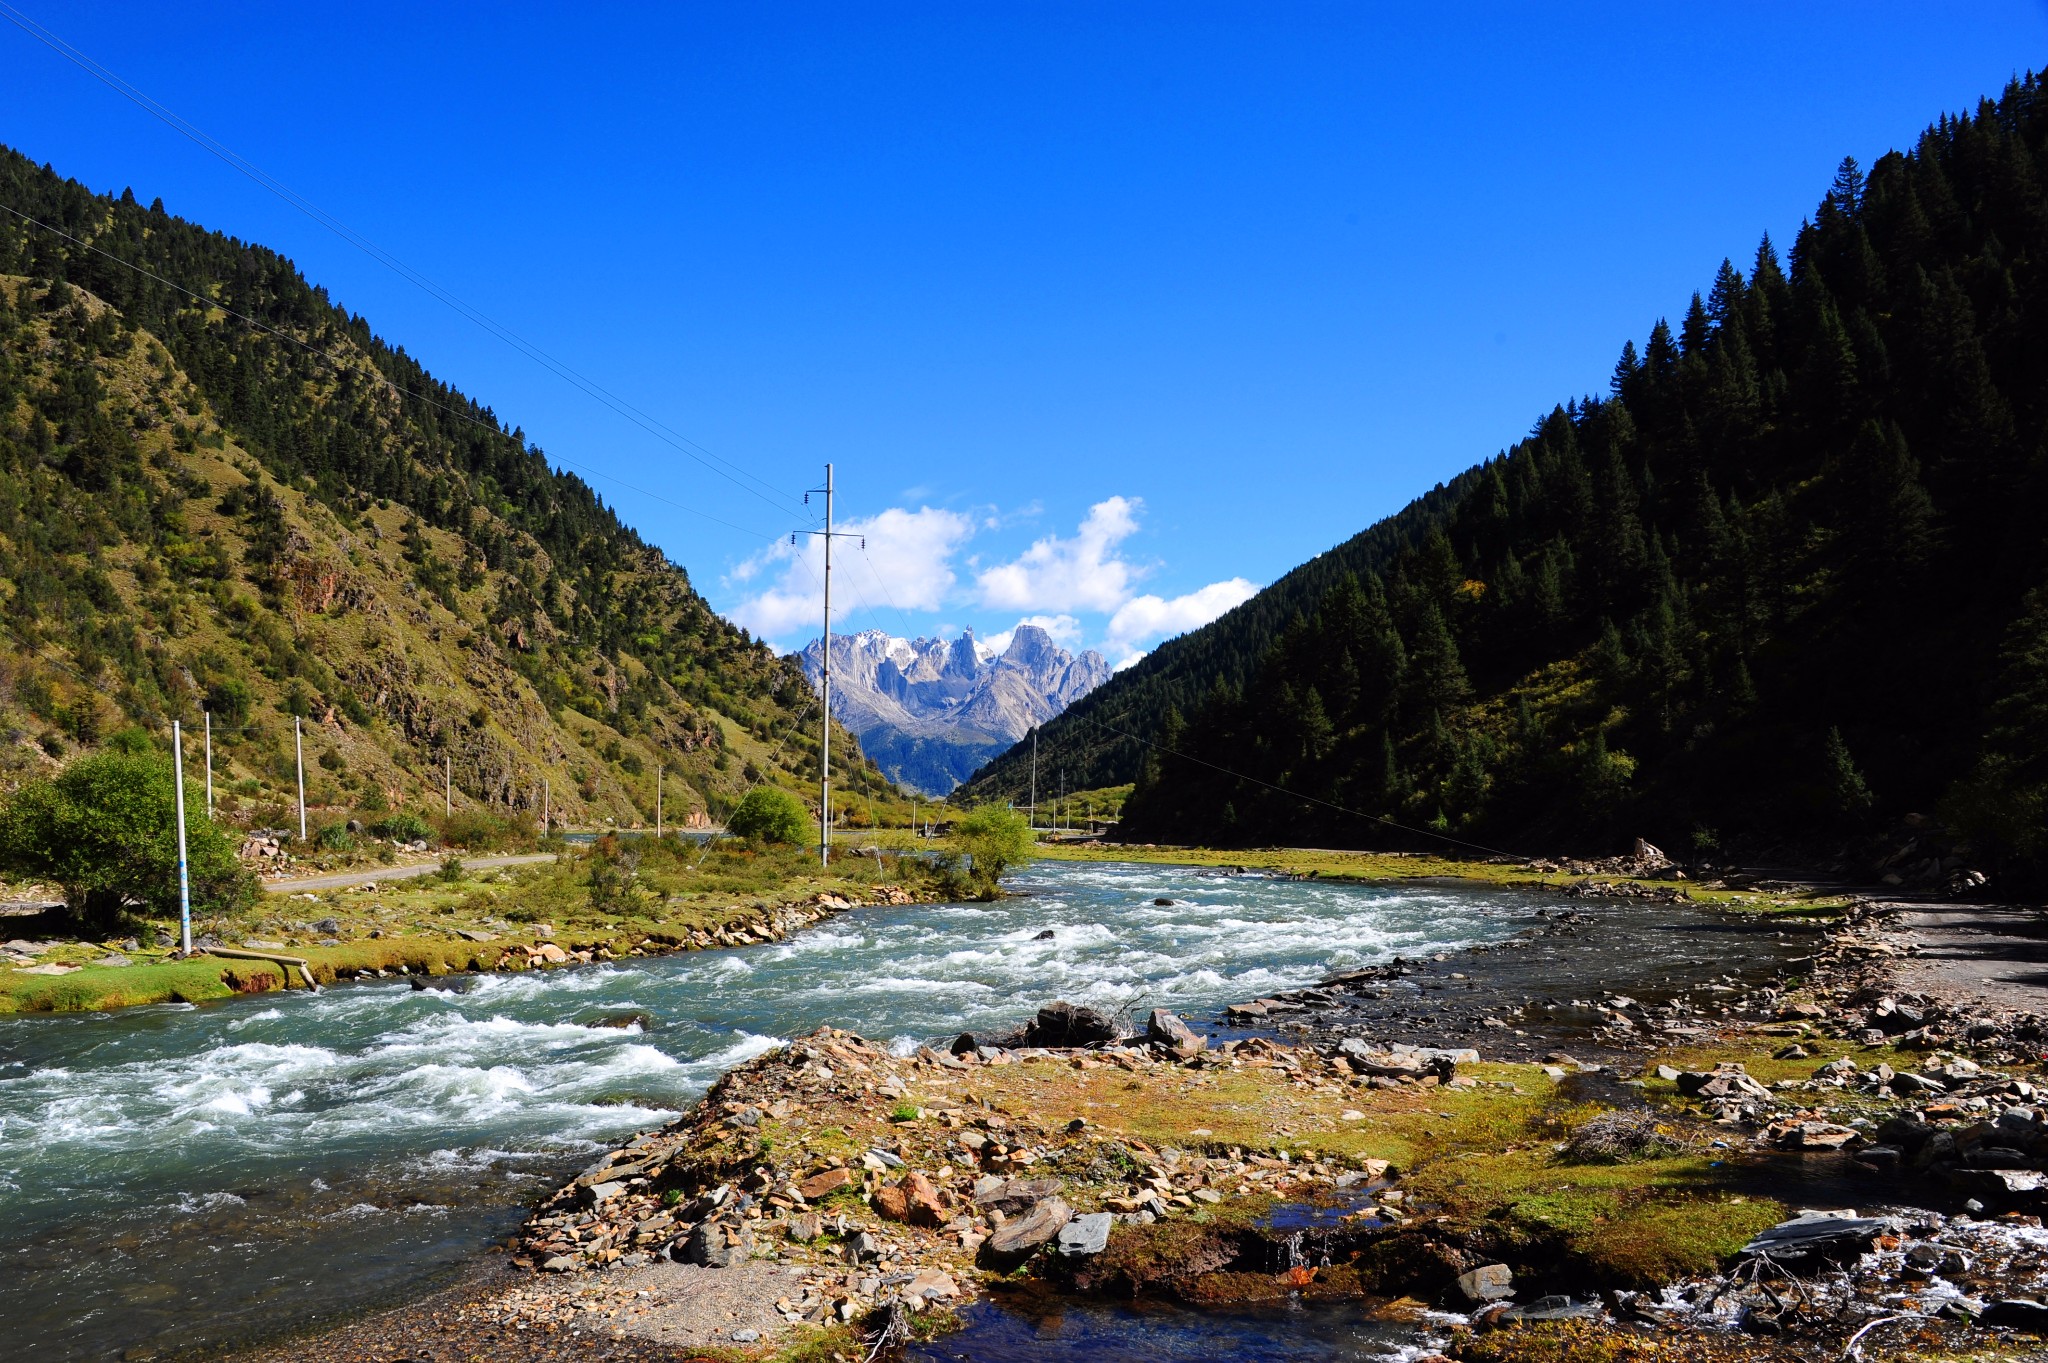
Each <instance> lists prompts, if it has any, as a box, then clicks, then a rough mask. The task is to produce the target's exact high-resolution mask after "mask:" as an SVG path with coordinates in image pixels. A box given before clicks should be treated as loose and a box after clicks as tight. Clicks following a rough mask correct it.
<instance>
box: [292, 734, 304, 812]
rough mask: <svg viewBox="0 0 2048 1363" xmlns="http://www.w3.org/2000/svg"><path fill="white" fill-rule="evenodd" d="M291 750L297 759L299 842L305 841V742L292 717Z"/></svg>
mask: <svg viewBox="0 0 2048 1363" xmlns="http://www.w3.org/2000/svg"><path fill="white" fill-rule="evenodd" d="M292 750H293V751H294V752H295V753H297V754H298V759H299V841H300V842H304V841H305V840H306V740H305V736H304V735H303V734H302V733H301V732H300V729H299V717H298V716H297V715H293V716H292Z"/></svg>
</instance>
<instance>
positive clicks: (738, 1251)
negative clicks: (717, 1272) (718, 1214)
mask: <svg viewBox="0 0 2048 1363" xmlns="http://www.w3.org/2000/svg"><path fill="white" fill-rule="evenodd" d="M753 1254H754V1233H753V1232H752V1231H750V1230H748V1229H747V1228H746V1227H745V1226H744V1225H740V1224H736V1223H733V1222H729V1221H706V1222H705V1223H704V1224H703V1225H701V1226H699V1227H697V1229H695V1230H693V1231H691V1232H690V1237H689V1239H688V1240H686V1241H684V1242H683V1259H684V1261H685V1262H687V1263H692V1264H702V1265H703V1266H704V1267H706V1268H731V1267H732V1266H733V1265H735V1264H743V1263H745V1262H746V1261H747V1260H748V1259H750V1258H752V1257H753Z"/></svg>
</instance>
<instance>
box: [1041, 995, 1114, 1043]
mask: <svg viewBox="0 0 2048 1363" xmlns="http://www.w3.org/2000/svg"><path fill="white" fill-rule="evenodd" d="M1120 1035H1122V1033H1121V1032H1119V1031H1118V1029H1117V1025H1116V1024H1115V1023H1114V1022H1112V1021H1111V1020H1110V1019H1109V1018H1107V1017H1105V1016H1103V1015H1102V1014H1101V1013H1098V1012H1096V1011H1095V1010H1094V1009H1093V1008H1082V1007H1080V1006H1078V1005H1076V1004H1071V1003H1067V1002H1065V1001H1064V1000H1059V1001H1055V1002H1053V1003H1049V1004H1047V1005H1046V1006H1045V1007H1043V1008H1041V1009H1039V1010H1038V1015H1037V1016H1036V1017H1034V1018H1032V1019H1031V1021H1030V1022H1029V1023H1028V1024H1027V1025H1026V1026H1025V1028H1024V1044H1025V1045H1026V1046H1045V1047H1066V1046H1100V1045H1104V1044H1106V1043H1108V1042H1111V1041H1115V1040H1116V1039H1117V1038H1118V1037H1119V1036H1120Z"/></svg>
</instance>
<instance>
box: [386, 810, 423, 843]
mask: <svg viewBox="0 0 2048 1363" xmlns="http://www.w3.org/2000/svg"><path fill="white" fill-rule="evenodd" d="M370 832H371V833H372V834H374V835H375V836H377V837H380V838H389V839H391V841H393V842H427V841H429V840H431V839H432V838H433V836H434V826H433V825H432V824H430V823H428V822H427V821H426V820H425V819H422V818H421V817H420V816H419V815H417V814H415V813H413V812H412V811H411V810H409V809H401V810H399V811H398V812H397V813H396V814H392V815H388V816H386V817H385V818H382V819H379V820H377V822H375V823H373V824H371V825H370Z"/></svg>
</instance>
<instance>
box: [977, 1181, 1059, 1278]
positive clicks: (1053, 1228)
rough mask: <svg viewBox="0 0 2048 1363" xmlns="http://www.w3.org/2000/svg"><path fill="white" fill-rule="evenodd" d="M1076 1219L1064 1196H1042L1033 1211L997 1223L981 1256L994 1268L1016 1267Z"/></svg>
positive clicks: (982, 1248) (983, 1246)
mask: <svg viewBox="0 0 2048 1363" xmlns="http://www.w3.org/2000/svg"><path fill="white" fill-rule="evenodd" d="M1073 1219H1074V1209H1073V1208H1072V1207H1069V1206H1068V1205H1067V1204H1066V1200H1065V1199H1064V1198H1061V1197H1058V1196H1053V1197H1047V1198H1041V1199H1040V1200H1039V1201H1038V1202H1037V1203H1036V1204H1035V1205H1033V1207H1032V1208H1031V1210H1030V1211H1028V1212H1025V1213H1024V1214H1023V1215H1022V1216H1019V1217H1014V1218H1012V1219H1011V1220H1008V1221H1005V1222H1004V1223H1003V1224H1002V1225H1000V1226H998V1227H996V1230H995V1233H994V1234H992V1235H990V1236H989V1238H988V1240H987V1241H986V1242H985V1243H984V1244H983V1245H982V1247H981V1257H982V1259H983V1260H984V1261H985V1262H986V1263H987V1264H988V1265H989V1266H990V1267H992V1268H996V1269H999V1270H1003V1271H1007V1270H1008V1269H1011V1268H1015V1267H1016V1266H1017V1265H1018V1264H1021V1263H1022V1262H1024V1260H1026V1259H1028V1258H1030V1257H1031V1256H1032V1255H1033V1254H1034V1253H1036V1252H1037V1251H1038V1249H1039V1247H1040V1246H1042V1245H1044V1244H1046V1243H1047V1242H1049V1241H1050V1240H1052V1239H1053V1238H1054V1237H1055V1236H1057V1235H1058V1234H1059V1233H1060V1232H1061V1231H1062V1230H1064V1229H1066V1225H1067V1223H1068V1222H1069V1221H1071V1220H1073Z"/></svg>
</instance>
